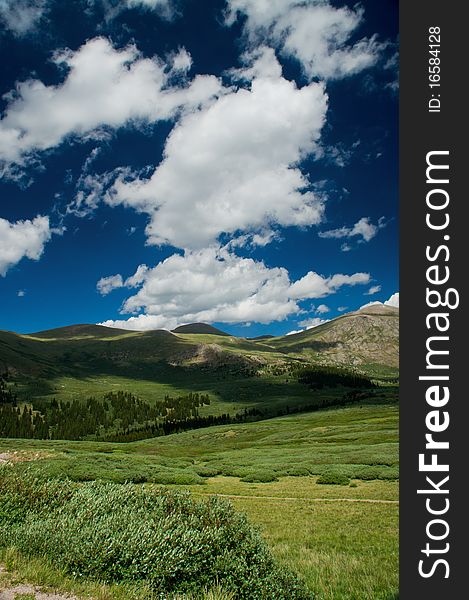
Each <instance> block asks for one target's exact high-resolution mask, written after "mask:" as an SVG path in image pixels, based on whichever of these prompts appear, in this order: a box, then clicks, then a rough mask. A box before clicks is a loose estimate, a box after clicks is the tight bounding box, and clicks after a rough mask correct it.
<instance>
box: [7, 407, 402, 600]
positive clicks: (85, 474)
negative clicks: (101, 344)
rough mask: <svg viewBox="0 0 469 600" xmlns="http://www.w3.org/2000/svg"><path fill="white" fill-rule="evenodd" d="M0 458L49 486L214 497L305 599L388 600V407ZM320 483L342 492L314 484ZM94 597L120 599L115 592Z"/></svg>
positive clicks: (394, 566)
mask: <svg viewBox="0 0 469 600" xmlns="http://www.w3.org/2000/svg"><path fill="white" fill-rule="evenodd" d="M0 452H2V453H9V455H10V456H11V457H13V458H14V460H15V461H18V462H16V463H15V466H14V469H20V470H21V469H29V470H32V471H34V472H36V473H40V474H42V475H46V476H48V477H53V478H59V479H65V478H67V477H71V478H72V479H74V480H76V481H88V480H93V479H104V480H108V481H114V482H123V481H135V482H136V484H135V485H137V482H149V483H150V485H154V486H155V488H156V487H158V488H159V487H161V486H166V487H168V488H170V489H182V490H189V491H190V492H191V494H192V495H193V497H194V498H199V499H201V498H203V497H205V496H207V495H208V496H210V495H220V496H223V497H225V496H226V497H228V498H229V499H230V500H231V502H232V503H233V504H234V506H235V508H236V509H239V510H241V511H243V512H245V513H246V514H247V515H248V517H249V519H250V521H251V522H252V523H254V524H256V525H257V526H259V527H260V528H261V532H262V535H263V537H264V538H265V539H266V540H267V542H268V545H269V547H270V548H271V550H272V553H273V555H274V557H275V558H276V559H277V560H278V561H280V563H281V564H284V565H285V566H287V567H290V568H291V569H292V570H294V571H295V572H296V573H298V575H299V576H300V577H301V578H302V579H303V580H304V581H305V582H306V584H307V586H308V588H309V590H310V591H311V592H312V593H314V597H315V598H316V599H320V600H393V599H395V598H397V597H398V539H397V537H398V503H397V499H398V482H397V478H398V469H397V463H398V410H397V406H396V405H395V404H394V405H389V404H383V405H362V406H360V405H358V406H353V407H348V408H339V409H330V410H323V411H318V412H314V413H309V414H298V415H291V416H285V417H280V418H276V419H271V420H266V421H262V422H258V423H246V424H239V425H227V426H220V427H212V428H209V429H203V430H193V431H188V432H185V433H181V434H175V435H171V436H165V437H163V438H155V439H150V440H144V441H141V442H135V443H131V444H112V443H99V442H87V441H82V442H69V441H67V442H65V441H47V442H46V441H40V440H37V441H31V440H0ZM27 459H37V460H33V461H30V460H27ZM23 460H24V462H22V461H23ZM1 468H5V467H0V469H1ZM0 472H1V471H0ZM324 474H326V475H328V476H329V477H332V478H334V477H339V478H340V480H341V481H342V482H343V481H344V479H345V481H346V482H347V484H346V485H324V484H319V483H317V481H318V478H319V477H320V476H321V475H324ZM18 560H20V559H17V562H18ZM109 589H110V588H109ZM119 593H122V592H121V591H119ZM106 594H111V595H109V596H107V597H109V598H116V599H117V598H122V597H123V596H119V595H117V594H118V592H117V591H116V592H115V594H116V595H113V594H114V592H112V591H109V590H108V591H106ZM129 594H130V592H129ZM95 597H96V598H98V597H99V596H95ZM103 597H104V596H103ZM124 597H125V596H124ZM127 597H128V598H132V597H134V596H131V595H128V596H127ZM142 597H143V596H142Z"/></svg>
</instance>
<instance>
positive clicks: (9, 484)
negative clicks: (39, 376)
mask: <svg viewBox="0 0 469 600" xmlns="http://www.w3.org/2000/svg"><path fill="white" fill-rule="evenodd" d="M2 475H3V476H2V479H1V482H0V514H1V521H0V545H1V546H3V547H6V546H13V547H15V548H17V549H18V550H19V551H20V552H21V553H22V554H24V555H29V556H32V557H37V556H39V557H45V558H46V559H47V560H49V561H50V562H51V563H52V564H54V565H56V566H57V567H59V568H62V569H64V570H65V571H66V572H67V573H69V574H71V575H73V576H75V577H82V578H85V579H86V578H89V579H98V580H101V581H104V582H107V583H110V582H119V581H124V582H135V581H145V582H148V583H149V585H150V586H151V588H152V589H153V590H154V592H155V593H157V594H158V595H159V597H161V598H165V597H167V594H174V593H176V592H178V593H182V592H191V593H198V592H202V591H203V590H204V589H205V588H206V586H207V585H211V584H213V582H214V581H217V582H218V583H219V584H220V585H221V586H222V587H223V589H225V590H227V591H229V592H232V593H233V594H234V597H235V598H239V599H240V600H241V599H246V600H255V599H257V598H258V599H263V598H265V599H267V598H269V599H270V598H272V599H273V600H277V599H278V600H290V599H291V600H295V599H297V600H306V599H308V598H312V594H311V593H309V592H308V591H307V589H306V587H305V586H304V584H302V583H301V582H300V580H299V579H297V578H296V577H295V576H294V575H293V574H292V573H290V572H288V571H287V570H286V569H285V568H282V567H281V566H279V565H278V564H277V563H276V562H275V561H274V560H273V558H272V556H271V554H270V552H269V551H268V550H267V547H266V545H265V543H264V542H263V540H262V538H261V536H260V535H259V533H258V532H257V531H256V530H254V529H253V528H252V527H251V526H250V525H249V523H248V521H247V519H246V517H245V516H243V515H242V514H241V513H237V512H236V511H234V510H233V508H232V506H231V505H230V504H229V503H227V502H225V501H222V500H219V499H216V498H210V499H208V500H206V501H204V502H200V501H195V500H194V499H192V498H191V497H190V495H188V494H187V493H186V494H184V493H181V492H171V491H167V490H158V491H157V490H155V489H151V488H145V487H136V486H135V485H132V484H125V485H116V484H111V483H103V482H93V483H88V484H81V485H76V484H73V483H71V482H68V481H65V482H57V481H47V480H40V479H37V478H35V477H34V476H33V475H31V474H29V473H28V472H23V473H21V474H18V473H16V472H15V471H14V470H10V472H8V471H7V472H4V473H3V474H2ZM110 506H112V511H110V510H109V507H110Z"/></svg>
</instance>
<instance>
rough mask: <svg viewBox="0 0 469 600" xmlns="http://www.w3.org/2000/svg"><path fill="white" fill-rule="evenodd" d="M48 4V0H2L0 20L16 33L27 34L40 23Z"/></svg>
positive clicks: (0, 2) (0, 1)
mask: <svg viewBox="0 0 469 600" xmlns="http://www.w3.org/2000/svg"><path fill="white" fill-rule="evenodd" d="M46 4H47V2H46V0H0V22H1V23H3V25H4V26H5V27H6V28H7V29H9V30H10V31H11V32H12V33H14V34H15V35H17V36H22V35H25V34H27V33H28V32H29V31H31V30H32V29H34V28H35V27H36V25H37V24H38V23H39V21H40V20H41V18H42V16H43V14H44V12H45V10H46Z"/></svg>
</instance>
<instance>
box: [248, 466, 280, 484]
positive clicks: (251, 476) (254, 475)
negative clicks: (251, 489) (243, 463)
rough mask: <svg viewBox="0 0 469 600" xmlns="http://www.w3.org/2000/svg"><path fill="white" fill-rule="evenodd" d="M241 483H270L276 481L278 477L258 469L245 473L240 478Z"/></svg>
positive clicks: (266, 470) (268, 471) (267, 470)
mask: <svg viewBox="0 0 469 600" xmlns="http://www.w3.org/2000/svg"><path fill="white" fill-rule="evenodd" d="M241 481H245V482H246V483H269V482H270V481H278V477H277V475H276V474H275V473H274V472H273V471H270V470H269V469H259V470H256V471H251V472H249V473H247V474H246V475H245V476H244V477H242V478H241Z"/></svg>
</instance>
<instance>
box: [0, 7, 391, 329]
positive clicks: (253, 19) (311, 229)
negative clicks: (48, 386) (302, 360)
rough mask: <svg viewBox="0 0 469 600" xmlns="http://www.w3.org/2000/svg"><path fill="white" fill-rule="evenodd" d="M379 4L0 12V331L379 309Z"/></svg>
mask: <svg viewBox="0 0 469 600" xmlns="http://www.w3.org/2000/svg"><path fill="white" fill-rule="evenodd" d="M397 4H398V3H397V2H396V1H392V0H387V1H383V2H379V3H377V2H371V1H369V2H362V3H361V4H356V3H355V2H350V3H348V4H347V3H344V2H335V1H334V2H333V1H331V0H307V1H299V0H272V1H269V2H267V1H265V0H207V1H204V2H197V1H196V0H179V1H172V0H75V1H74V2H69V3H63V2H59V1H56V0H21V1H19V2H18V1H16V2H13V1H11V0H0V50H1V55H2V56H4V57H7V60H5V61H3V63H2V67H1V72H0V90H1V95H2V99H1V110H2V113H1V120H0V176H1V178H0V198H1V200H0V299H1V309H0V329H8V330H13V331H18V332H32V331H39V330H42V329H47V328H52V327H58V326H63V325H68V324H74V323H105V324H107V325H110V326H116V327H124V328H131V329H139V330H140V329H141V330H144V329H157V328H169V329H171V328H174V327H175V326H177V325H178V324H182V323H187V322H192V321H204V322H210V323H214V324H215V325H218V326H219V327H221V328H223V329H225V330H226V331H229V332H231V333H233V334H236V335H242V336H255V335H260V334H264V333H274V334H278V335H280V334H284V333H287V332H290V331H297V330H301V329H304V328H306V327H311V326H314V325H315V324H317V323H319V322H320V320H324V319H330V318H334V317H335V316H338V315H339V314H342V313H343V312H345V311H350V310H355V309H357V308H358V307H360V306H362V305H364V304H366V303H367V302H373V301H380V302H385V301H388V299H389V298H390V297H391V296H393V295H394V294H395V293H396V292H398V212H397V211H398V139H397V134H398V95H397V76H398V75H397V66H398V64H397V62H398V61H397V43H398V29H397V28H398V14H397ZM397 301H398V297H396V296H393V300H392V302H393V303H396V302H397Z"/></svg>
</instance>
